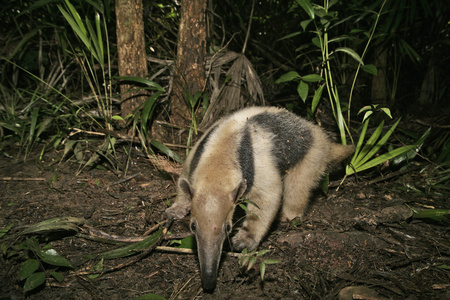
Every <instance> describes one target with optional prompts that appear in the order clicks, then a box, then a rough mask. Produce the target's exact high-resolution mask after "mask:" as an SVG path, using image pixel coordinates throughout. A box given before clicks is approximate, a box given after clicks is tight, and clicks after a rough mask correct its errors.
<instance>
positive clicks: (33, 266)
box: [19, 259, 40, 280]
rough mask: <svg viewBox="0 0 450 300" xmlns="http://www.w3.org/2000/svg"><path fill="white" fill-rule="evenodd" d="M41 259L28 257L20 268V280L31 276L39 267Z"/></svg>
mask: <svg viewBox="0 0 450 300" xmlns="http://www.w3.org/2000/svg"><path fill="white" fill-rule="evenodd" d="M39 265H40V263H39V261H38V260H37V259H28V260H26V261H24V262H23V264H22V266H21V267H20V270H19V280H24V279H26V278H28V277H30V275H31V274H33V273H34V272H36V271H37V269H39Z"/></svg>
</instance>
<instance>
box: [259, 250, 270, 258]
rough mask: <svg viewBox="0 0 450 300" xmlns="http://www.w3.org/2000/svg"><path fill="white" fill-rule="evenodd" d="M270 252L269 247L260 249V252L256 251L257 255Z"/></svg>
mask: <svg viewBox="0 0 450 300" xmlns="http://www.w3.org/2000/svg"><path fill="white" fill-rule="evenodd" d="M269 252H270V250H269V249H263V250H260V251H258V253H256V256H258V257H259V256H263V255H264V254H266V253H269Z"/></svg>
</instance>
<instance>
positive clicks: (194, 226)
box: [191, 223, 197, 232]
mask: <svg viewBox="0 0 450 300" xmlns="http://www.w3.org/2000/svg"><path fill="white" fill-rule="evenodd" d="M191 230H192V232H195V231H196V230H197V224H195V223H191Z"/></svg>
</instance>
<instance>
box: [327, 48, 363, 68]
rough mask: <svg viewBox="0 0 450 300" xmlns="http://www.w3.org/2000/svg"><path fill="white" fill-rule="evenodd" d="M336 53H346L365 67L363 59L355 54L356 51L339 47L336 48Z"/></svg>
mask: <svg viewBox="0 0 450 300" xmlns="http://www.w3.org/2000/svg"><path fill="white" fill-rule="evenodd" d="M334 51H335V52H344V53H346V54H348V55H350V56H351V57H353V58H354V59H355V60H356V61H357V62H358V63H360V64H361V65H364V63H363V61H362V59H361V57H360V56H359V54H358V53H356V52H355V50H353V49H350V48H348V47H339V48H336V50H334Z"/></svg>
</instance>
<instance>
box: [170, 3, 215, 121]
mask: <svg viewBox="0 0 450 300" xmlns="http://www.w3.org/2000/svg"><path fill="white" fill-rule="evenodd" d="M206 2H207V1H206V0H182V1H181V22H180V28H179V32H178V50H177V63H176V70H175V80H174V89H173V96H172V113H171V119H172V120H171V122H172V123H174V124H176V125H180V126H185V125H188V124H189V122H190V121H191V120H190V111H189V106H188V104H187V101H186V100H187V97H189V95H193V94H195V93H196V92H198V91H202V90H203V88H204V86H205V57H206Z"/></svg>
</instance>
